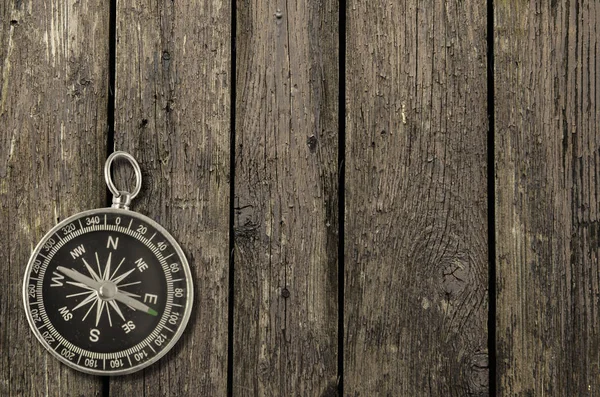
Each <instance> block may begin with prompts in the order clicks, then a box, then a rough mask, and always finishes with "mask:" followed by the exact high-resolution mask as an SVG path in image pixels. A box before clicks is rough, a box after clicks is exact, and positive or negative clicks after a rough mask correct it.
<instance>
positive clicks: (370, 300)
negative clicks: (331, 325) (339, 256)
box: [344, 1, 488, 396]
mask: <svg viewBox="0 0 600 397" xmlns="http://www.w3.org/2000/svg"><path fill="white" fill-rule="evenodd" d="M347 17H348V25H347V26H348V30H347V63H346V73H347V78H346V83H347V86H346V90H347V93H346V98H347V103H348V105H347V115H346V120H347V129H346V131H347V141H346V164H347V165H346V190H345V194H346V225H345V232H346V233H345V236H344V238H345V277H346V279H345V300H344V308H345V309H344V318H345V325H344V328H345V338H344V380H345V383H344V391H345V393H346V395H349V396H383V395H386V396H387V395H389V396H421V395H430V396H465V395H487V394H488V369H487V365H488V364H487V363H488V349H487V329H486V328H487V327H486V322H487V315H488V302H487V300H488V297H487V286H488V264H487V249H488V248H487V214H486V211H487V201H486V200H487V186H486V184H487V177H486V153H487V152H486V142H487V132H488V125H487V109H486V101H487V90H486V81H487V77H486V26H487V25H486V8H485V3H483V2H480V1H447V2H425V3H422V2H417V1H406V2H404V3H403V4H402V5H401V6H397V5H392V4H389V6H385V7H382V6H381V4H379V3H377V2H359V1H349V3H348V11H347Z"/></svg>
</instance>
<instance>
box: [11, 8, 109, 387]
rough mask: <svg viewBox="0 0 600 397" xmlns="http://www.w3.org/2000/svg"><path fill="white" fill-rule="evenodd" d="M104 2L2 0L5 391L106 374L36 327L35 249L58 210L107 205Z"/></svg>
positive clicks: (71, 383)
mask: <svg viewBox="0 0 600 397" xmlns="http://www.w3.org/2000/svg"><path fill="white" fill-rule="evenodd" d="M108 15H109V13H108V5H107V3H106V2H102V1H96V0H91V1H87V2H76V1H61V2H53V3H47V4H44V3H42V2H36V1H15V2H12V1H11V2H6V1H5V2H2V4H1V5H0V126H1V127H0V223H1V224H2V225H3V227H2V230H1V231H0V240H1V241H2V242H3V248H2V249H1V250H0V263H1V265H0V291H2V292H1V293H0V352H1V354H0V395H2V396H41V395H50V396H59V395H64V396H67V395H86V396H93V395H99V394H100V392H101V386H102V385H101V378H99V377H93V376H89V375H83V374H80V373H79V372H76V371H74V370H72V369H69V368H67V367H66V366H65V365H62V364H60V362H59V361H58V360H56V359H54V358H53V357H52V356H51V355H50V354H49V353H47V352H46V350H45V349H44V348H43V347H42V345H41V344H40V343H39V342H38V341H37V339H36V338H35V336H34V335H33V333H32V332H31V331H30V329H29V325H28V324H27V319H26V317H25V313H24V311H23V299H22V294H21V290H22V283H23V277H24V273H25V266H26V265H27V261H28V259H29V255H30V253H31V251H32V250H33V248H34V246H35V245H36V244H37V242H38V241H39V239H41V238H42V236H43V235H44V234H45V233H46V232H47V231H48V230H49V229H50V228H51V227H53V226H54V225H55V224H56V222H58V221H59V220H60V219H63V218H65V217H67V216H69V215H72V214H74V213H76V212H78V211H81V210H85V209H90V208H97V207H103V206H104V204H105V200H106V193H105V192H106V190H105V185H104V179H103V176H102V166H103V164H104V159H105V157H106V128H107V124H106V122H107V118H106V104H107V95H108V73H107V71H108Z"/></svg>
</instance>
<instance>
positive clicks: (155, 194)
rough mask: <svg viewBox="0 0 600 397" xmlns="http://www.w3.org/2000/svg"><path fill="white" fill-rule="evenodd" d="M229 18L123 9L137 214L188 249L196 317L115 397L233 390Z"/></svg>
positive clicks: (121, 45) (119, 106) (122, 115)
mask: <svg viewBox="0 0 600 397" xmlns="http://www.w3.org/2000/svg"><path fill="white" fill-rule="evenodd" d="M230 16H231V8H230V3H229V2H222V1H219V0H217V1H213V2H178V1H175V2H172V1H166V2H148V1H144V0H137V1H133V2H126V1H123V2H121V1H119V2H118V9H117V54H116V57H117V71H116V105H115V109H116V110H115V131H116V133H115V149H118V150H126V151H128V152H130V153H132V154H133V155H134V156H135V157H136V158H137V159H138V161H139V162H140V165H141V167H142V170H143V178H144V185H143V189H142V193H141V195H140V197H139V198H138V199H136V200H135V201H134V204H133V209H134V210H136V211H139V212H141V213H144V214H146V215H148V216H150V217H151V218H153V219H155V220H156V221H157V222H158V223H160V224H161V225H163V226H164V227H165V228H166V229H167V230H169V231H170V232H171V233H172V234H173V236H174V237H175V239H176V240H177V241H178V242H179V243H180V245H181V246H182V248H183V250H184V252H185V254H186V256H187V258H188V260H189V262H190V267H191V270H192V274H193V277H194V287H195V299H194V310H193V311H192V316H191V318H190V322H189V324H188V326H187V329H186V331H185V333H184V335H183V337H182V339H181V340H180V341H179V342H178V344H177V345H176V347H175V348H174V350H173V351H171V352H170V353H169V354H167V355H166V356H165V357H164V358H163V359H161V360H160V361H159V362H158V363H156V364H154V365H153V366H151V367H148V369H146V370H144V371H143V373H138V374H135V375H133V376H128V377H123V378H118V379H116V378H113V379H111V384H110V393H111V395H115V396H123V395H130V396H138V395H145V396H166V395H170V396H223V395H225V393H226V387H227V308H228V269H229V252H228V251H229V244H228V241H229V172H230V171H229V154H230V128H229V124H230V100H229V98H230V91H229V90H230V79H231V75H230V68H231V53H230V52H231V51H230V43H231V29H230V19H231V18H230Z"/></svg>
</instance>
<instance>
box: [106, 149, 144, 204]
mask: <svg viewBox="0 0 600 397" xmlns="http://www.w3.org/2000/svg"><path fill="white" fill-rule="evenodd" d="M117 158H124V159H126V160H127V161H129V163H130V164H131V166H132V167H133V171H134V173H135V187H134V189H133V192H131V193H129V192H128V191H126V190H119V189H117V187H116V186H115V184H114V182H113V180H112V177H111V175H110V167H111V165H112V162H113V161H114V160H115V159H117ZM104 179H105V180H106V185H107V186H108V190H110V192H111V193H112V194H113V204H112V207H113V208H121V209H125V210H128V209H129V205H130V204H131V200H133V199H134V198H135V197H136V196H137V195H138V194H139V193H140V189H141V188H142V170H141V169H140V165H139V164H138V162H137V161H136V160H135V158H134V157H133V156H132V155H131V154H129V153H127V152H121V151H118V152H114V153H112V154H111V155H110V156H108V158H107V159H106V163H105V164H104Z"/></svg>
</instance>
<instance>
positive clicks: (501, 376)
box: [495, 1, 600, 396]
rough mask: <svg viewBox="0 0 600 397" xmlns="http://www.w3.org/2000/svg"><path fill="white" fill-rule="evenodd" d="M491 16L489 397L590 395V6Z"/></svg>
mask: <svg viewBox="0 0 600 397" xmlns="http://www.w3.org/2000/svg"><path fill="white" fill-rule="evenodd" d="M495 15H496V22H495V32H496V34H495V64H496V68H495V86H496V123H495V125H496V153H495V158H496V163H497V183H496V186H497V188H496V218H497V220H498V222H497V228H496V236H497V273H498V276H497V277H498V284H497V292H498V297H497V305H498V310H497V340H498V389H499V390H498V391H499V395H502V396H529V395H536V396H538V395H547V396H563V395H572V396H575V395H576V396H592V395H598V393H600V377H599V376H598V374H599V373H600V339H599V337H598V332H599V330H600V328H599V325H598V324H599V322H598V320H599V315H600V313H599V311H600V306H599V304H598V296H599V294H600V287H599V284H600V275H599V272H598V257H599V256H600V255H599V248H598V235H599V233H598V231H599V230H600V229H599V226H598V225H599V224H600V223H599V212H600V208H599V206H598V200H599V194H598V178H599V173H600V163H599V149H600V134H599V133H598V122H599V120H598V115H599V114H600V112H599V110H600V109H599V108H598V104H599V96H600V91H599V90H598V89H597V78H598V76H600V64H599V63H598V62H597V60H596V59H597V53H598V49H599V46H600V31H599V30H598V25H599V24H600V4H598V3H595V2H591V1H552V2H544V1H533V2H529V3H521V2H513V1H501V2H499V3H496V8H495Z"/></svg>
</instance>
